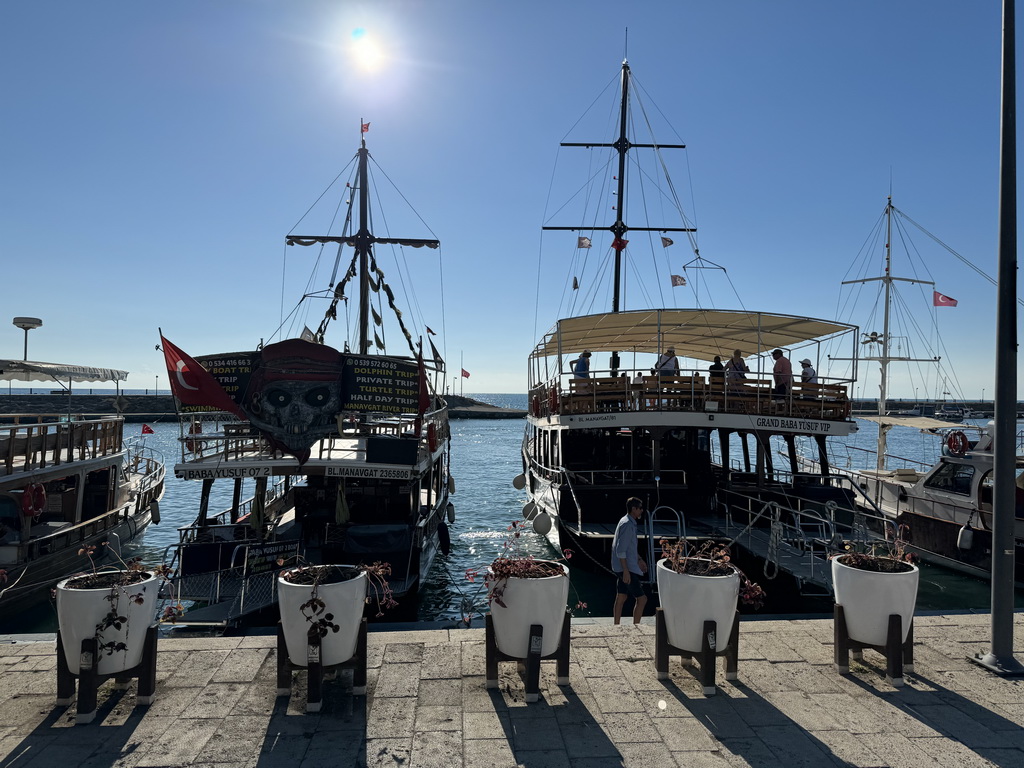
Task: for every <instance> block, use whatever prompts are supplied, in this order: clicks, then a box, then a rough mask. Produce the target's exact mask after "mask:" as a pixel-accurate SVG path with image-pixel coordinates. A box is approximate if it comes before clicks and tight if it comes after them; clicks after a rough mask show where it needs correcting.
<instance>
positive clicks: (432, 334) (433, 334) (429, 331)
mask: <svg viewBox="0 0 1024 768" xmlns="http://www.w3.org/2000/svg"><path fill="white" fill-rule="evenodd" d="M427 333H428V334H430V335H431V336H437V334H436V333H434V332H433V331H432V330H430V326H429V325H428V326H427Z"/></svg>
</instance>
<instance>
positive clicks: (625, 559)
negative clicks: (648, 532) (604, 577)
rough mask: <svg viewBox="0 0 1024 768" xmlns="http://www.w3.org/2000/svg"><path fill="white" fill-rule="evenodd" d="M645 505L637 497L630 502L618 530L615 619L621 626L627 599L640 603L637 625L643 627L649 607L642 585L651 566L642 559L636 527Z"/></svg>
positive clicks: (636, 611)
mask: <svg viewBox="0 0 1024 768" xmlns="http://www.w3.org/2000/svg"><path fill="white" fill-rule="evenodd" d="M643 514H644V503H643V502H642V501H640V499H638V498H637V497H636V496H633V497H631V498H629V499H627V500H626V514H625V515H623V516H622V519H621V520H619V524H618V525H617V526H616V527H615V538H614V539H612V570H613V571H615V575H616V577H617V579H616V582H615V605H614V606H613V608H612V618H613V619H614V622H615V623H616V624H618V623H619V622H620V621H621V619H622V607H623V606H624V605H625V604H626V598H627V597H632V598H634V599H635V600H636V604H635V605H634V606H633V623H634V624H639V623H640V619H641V618H642V617H643V615H644V607H645V606H646V605H647V595H646V594H645V593H644V586H643V584H641V583H640V580H641V579H642V578H643V575H644V574H645V573H647V563H646V562H644V559H643V558H642V557H640V553H639V549H638V547H639V538H638V536H637V529H636V524H637V521H638V520H639V519H640V518H641V517H643Z"/></svg>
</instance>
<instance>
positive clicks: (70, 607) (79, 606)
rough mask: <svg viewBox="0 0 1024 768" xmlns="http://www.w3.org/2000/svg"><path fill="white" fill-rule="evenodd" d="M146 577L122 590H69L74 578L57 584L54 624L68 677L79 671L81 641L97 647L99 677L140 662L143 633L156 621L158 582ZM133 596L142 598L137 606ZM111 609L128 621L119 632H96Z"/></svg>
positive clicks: (108, 588) (144, 642)
mask: <svg viewBox="0 0 1024 768" xmlns="http://www.w3.org/2000/svg"><path fill="white" fill-rule="evenodd" d="M145 575H146V579H145V580H144V581H140V582H139V583H137V584H130V585H128V586H124V587H120V586H115V587H100V588H97V589H69V588H68V586H67V584H68V582H69V581H71V580H72V579H74V578H75V577H72V578H71V579H64V580H63V581H61V582H60V583H58V584H57V624H58V626H59V627H60V637H61V642H62V643H63V644H64V658H65V660H66V661H67V664H68V669H69V670H70V671H71V674H73V675H77V674H79V672H80V671H81V665H80V662H81V653H82V641H83V640H86V639H88V638H90V637H95V638H96V639H97V641H98V643H99V646H100V648H99V653H98V654H97V663H96V672H97V674H99V675H113V674H116V673H118V672H124V671H125V670H127V669H131V668H132V667H136V666H138V664H139V662H141V661H142V652H143V650H144V647H145V644H146V630H147V629H149V627H150V626H151V625H152V624H153V622H154V621H155V620H156V598H157V593H158V592H159V585H158V582H159V579H157V577H156V576H154V575H153V574H151V573H146V574H145ZM112 589H113V590H114V593H115V595H116V599H114V600H113V601H111V600H110V599H109V598H110V594H111V590H112ZM136 596H140V597H141V603H138V602H136ZM112 607H113V609H114V610H115V611H116V613H117V615H118V616H123V617H125V618H126V619H127V620H126V621H123V622H120V628H115V627H114V626H108V627H105V628H104V629H102V630H101V631H99V632H97V626H98V625H100V624H101V623H104V620H105V619H106V617H107V616H108V614H109V613H110V611H111V608H112ZM109 643H113V644H114V645H113V646H109V645H108V644H109ZM104 646H107V647H104ZM119 646H120V647H119Z"/></svg>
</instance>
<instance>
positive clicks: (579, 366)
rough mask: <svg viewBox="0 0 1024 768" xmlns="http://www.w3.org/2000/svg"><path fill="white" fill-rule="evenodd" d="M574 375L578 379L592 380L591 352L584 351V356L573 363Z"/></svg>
mask: <svg viewBox="0 0 1024 768" xmlns="http://www.w3.org/2000/svg"><path fill="white" fill-rule="evenodd" d="M572 375H573V376H574V377H575V378H577V379H589V378H590V350H584V351H583V354H581V355H580V356H579V357H577V358H576V359H575V360H573V361H572Z"/></svg>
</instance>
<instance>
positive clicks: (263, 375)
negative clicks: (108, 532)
mask: <svg viewBox="0 0 1024 768" xmlns="http://www.w3.org/2000/svg"><path fill="white" fill-rule="evenodd" d="M365 130H366V128H365V127H364V134H365ZM370 164H371V157H370V154H369V151H368V150H367V148H366V142H365V136H364V138H363V140H362V142H361V144H360V147H359V149H358V151H357V153H356V156H355V158H354V161H353V164H352V166H351V172H352V176H351V178H350V181H349V182H348V183H347V184H346V185H345V186H344V188H342V189H341V194H342V195H343V200H344V204H343V206H344V205H346V204H347V216H344V217H341V218H343V219H344V221H343V223H342V224H341V232H339V233H335V234H327V235H296V234H290V235H288V236H287V237H286V244H287V245H298V246H319V247H320V248H323V247H325V246H336V247H337V257H336V260H335V265H334V269H333V273H332V278H331V282H330V284H329V285H328V286H327V287H326V289H325V290H323V291H320V292H314V293H306V294H305V295H304V296H303V301H311V300H312V301H315V300H321V301H323V302H325V303H326V309H325V310H324V315H323V320H322V321H321V323H320V325H319V326H318V328H317V329H316V330H315V331H311V330H309V329H308V328H305V329H304V330H303V331H302V332H301V335H300V337H299V338H288V339H285V340H283V341H278V342H276V343H272V344H267V345H266V346H263V347H262V348H260V349H257V350H253V351H245V352H233V353H227V354H219V355H203V356H197V357H195V358H192V357H190V356H189V355H187V354H186V353H185V352H184V351H183V350H181V349H179V348H177V347H176V346H174V345H173V344H172V343H171V342H169V341H168V340H166V339H162V344H163V350H164V354H165V358H166V362H167V366H168V371H169V375H170V377H171V384H172V389H173V392H174V395H175V397H176V398H177V400H178V402H179V410H180V414H179V415H180V431H181V445H182V457H181V460H180V461H179V462H178V463H177V464H176V465H175V467H174V472H175V475H176V476H177V477H178V478H182V479H184V480H190V481H199V482H201V483H202V492H201V495H200V498H201V500H200V507H199V510H198V515H197V517H196V520H195V522H194V523H193V524H192V525H190V526H186V527H184V528H181V529H180V531H179V534H180V535H179V542H178V543H177V545H176V546H174V547H173V548H172V549H173V551H172V552H170V553H168V558H169V560H170V561H171V562H172V563H173V567H174V575H173V578H172V580H171V582H170V585H169V587H168V589H167V592H166V595H167V597H168V598H170V599H172V600H173V601H174V602H175V603H176V604H177V605H180V606H183V607H185V608H186V609H187V610H186V611H185V613H184V616H183V617H182V618H181V619H180V620H181V621H184V622H186V623H192V624H218V625H224V624H231V623H234V622H237V621H239V620H241V619H242V618H243V617H244V616H246V615H248V614H251V613H253V612H256V611H259V610H262V609H264V608H268V607H270V606H273V605H274V604H275V603H276V599H277V593H276V575H277V572H278V571H279V570H280V569H281V568H284V567H290V566H294V565H295V563H296V562H299V563H314V564H316V563H323V564H327V563H336V564H360V563H366V564H371V563H374V562H385V563H388V564H389V565H390V569H391V575H390V578H389V581H390V586H391V589H392V590H393V592H394V595H395V596H396V598H398V601H399V604H400V606H401V608H402V609H403V610H404V611H408V610H412V611H413V612H414V610H415V602H416V601H415V599H414V596H415V595H416V593H417V592H418V590H419V588H420V586H421V585H422V584H423V582H424V580H425V579H426V577H427V572H428V571H429V569H430V566H431V563H432V562H433V561H434V558H435V556H436V555H437V553H438V552H439V551H443V550H446V549H447V547H448V546H449V538H448V528H447V525H448V522H451V521H453V520H454V506H453V504H452V502H451V500H450V497H451V494H452V493H454V480H453V479H452V476H451V467H450V464H449V461H450V456H451V453H450V432H449V424H448V408H447V404H446V402H445V400H444V398H443V397H442V394H441V389H442V388H443V384H444V381H445V374H444V361H443V359H442V357H441V354H440V353H439V352H438V351H437V349H436V347H435V345H434V344H433V342H432V341H430V339H429V334H431V333H433V332H432V331H430V329H429V328H426V330H427V331H428V335H427V341H426V344H427V347H428V349H427V351H426V352H424V340H423V337H422V336H418V337H416V338H414V335H413V330H411V329H410V328H409V327H408V325H407V320H406V319H405V318H404V316H403V314H402V312H401V311H399V309H398V307H397V306H396V303H395V296H394V292H393V291H392V289H391V288H390V286H389V285H388V282H387V280H386V278H385V275H384V271H383V267H382V264H383V263H384V262H383V255H384V252H385V251H387V250H389V249H394V250H395V251H396V253H395V254H394V255H395V256H396V259H395V264H397V265H398V268H402V265H404V264H405V263H406V260H405V259H404V254H402V253H401V249H403V248H408V247H420V246H426V247H428V248H434V249H436V248H438V247H439V242H438V241H437V240H433V239H416V238H406V237H402V238H397V237H385V236H379V235H374V234H373V232H371V230H370V224H371V219H370V214H369V201H370V199H371V191H370ZM342 175H343V174H341V175H339V178H341V176H342ZM374 199H376V198H374ZM343 210H344V207H343ZM349 255H350V256H351V259H350V260H348V259H347V257H348V256H349ZM343 257H346V260H345V261H342V259H343ZM339 275H340V276H341V277H340V279H337V280H335V278H336V277H337V276H339ZM402 280H403V285H404V289H405V290H406V291H411V290H413V289H414V287H415V281H414V280H409V279H408V278H407V276H405V275H403V278H402ZM421 287H428V288H429V287H432V288H433V289H434V290H437V291H439V290H440V285H439V283H438V284H437V285H436V286H421ZM356 296H358V300H357V301H349V299H350V297H351V298H353V299H354V298H355V297H356ZM439 304H440V302H438V305H439ZM350 307H351V311H352V315H353V316H352V317H350V318H348V321H349V322H348V325H349V327H350V328H351V329H353V330H352V335H351V337H350V338H349V339H346V341H345V343H344V345H343V347H342V349H340V350H339V349H336V348H334V347H332V346H329V345H328V344H327V343H326V342H325V333H326V331H327V329H328V327H329V326H330V325H331V323H332V321H334V320H335V319H337V318H338V316H339V314H342V313H344V312H349V311H350ZM438 311H439V310H438ZM428 319H429V318H428ZM431 322H433V323H435V324H439V321H438V320H432V321H431ZM424 327H425V326H424ZM385 340H390V345H388V344H386V341H385ZM389 346H390V347H391V348H394V347H396V346H400V347H402V348H403V351H402V352H400V353H398V354H395V353H393V352H389V351H388V347H389ZM246 483H248V484H251V488H252V490H251V493H250V492H246V491H245V490H243V485H244V484H246ZM215 484H216V485H218V487H221V486H224V485H226V486H228V489H227V491H226V492H225V493H223V494H222V496H221V498H227V499H230V501H229V502H228V503H227V505H226V508H225V509H223V510H220V509H217V510H211V508H210V505H211V498H215V497H216V495H217V491H216V490H215V487H214V486H215ZM247 497H248V498H247Z"/></svg>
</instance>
